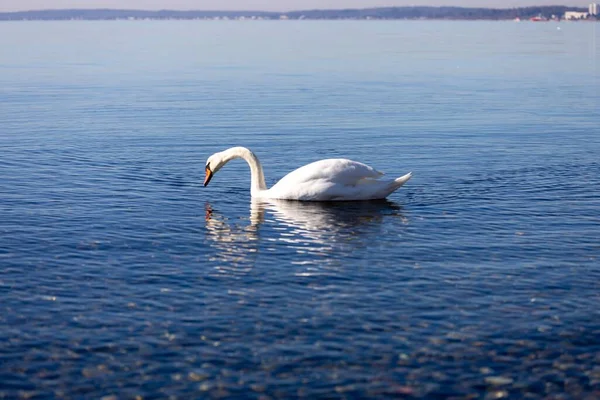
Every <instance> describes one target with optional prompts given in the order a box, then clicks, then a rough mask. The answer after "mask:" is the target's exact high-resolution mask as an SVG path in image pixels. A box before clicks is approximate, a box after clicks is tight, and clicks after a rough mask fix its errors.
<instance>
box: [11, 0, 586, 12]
mask: <svg viewBox="0 0 600 400" xmlns="http://www.w3.org/2000/svg"><path fill="white" fill-rule="evenodd" d="M596 1H598V0H596ZM590 2H591V0H590V1H586V0H583V1H582V0H0V11H20V10H40V9H48V8H121V9H122V8H134V9H143V10H157V9H170V10H264V11H290V10H307V9H314V8H321V9H322V8H365V7H384V6H409V5H419V6H420V5H423V6H441V5H446V6H447V5H451V6H464V7H501V8H509V7H520V6H531V5H554V4H561V5H566V6H578V7H584V6H587V4H588V3H590Z"/></svg>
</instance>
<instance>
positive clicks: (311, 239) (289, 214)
mask: <svg viewBox="0 0 600 400" xmlns="http://www.w3.org/2000/svg"><path fill="white" fill-rule="evenodd" d="M401 211H402V209H401V206H400V205H398V204H396V203H393V202H390V201H387V200H383V201H365V202H333V203H316V202H299V201H287V200H252V202H251V203H250V217H249V219H248V220H246V219H242V218H238V219H235V220H230V219H228V218H227V217H225V216H223V215H221V214H220V213H218V212H217V211H215V210H214V209H213V207H212V206H211V205H210V204H208V203H207V204H206V228H207V237H208V239H209V241H210V245H211V247H213V248H214V249H216V250H217V252H216V253H215V254H214V255H213V257H212V258H211V261H220V262H219V266H218V269H219V271H220V272H224V273H232V272H233V271H235V272H236V273H240V272H248V271H250V270H251V269H252V268H253V266H254V264H255V263H256V262H257V261H258V257H259V256H260V255H264V254H268V253H276V254H277V259H278V260H279V261H281V260H286V261H288V262H289V263H290V264H294V265H306V266H310V265H313V266H315V265H318V266H319V268H321V269H322V268H324V267H325V266H326V265H329V266H330V267H331V266H333V265H334V264H335V265H337V264H339V262H340V257H339V255H343V256H344V257H346V256H348V254H351V253H352V251H354V250H356V249H359V248H362V247H367V246H369V245H370V244H371V243H373V242H374V241H377V240H378V239H377V238H378V237H380V235H382V234H385V232H382V229H384V228H383V226H384V225H385V224H383V222H384V221H388V222H390V224H393V225H394V226H395V225H396V224H400V225H402V224H406V223H407V219H406V218H405V217H404V216H403V215H402V212H401ZM388 228H389V227H388ZM392 229H393V228H392ZM265 262H268V260H267V259H265Z"/></svg>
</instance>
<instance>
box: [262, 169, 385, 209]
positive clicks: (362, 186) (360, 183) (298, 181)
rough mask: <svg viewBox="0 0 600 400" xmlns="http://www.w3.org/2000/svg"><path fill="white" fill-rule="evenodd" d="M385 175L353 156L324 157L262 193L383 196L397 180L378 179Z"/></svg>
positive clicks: (319, 198)
mask: <svg viewBox="0 0 600 400" xmlns="http://www.w3.org/2000/svg"><path fill="white" fill-rule="evenodd" d="M382 175H383V173H381V172H379V171H377V170H375V169H373V168H371V167H369V166H368V165H365V164H362V163H359V162H356V161H352V160H346V159H329V160H321V161H316V162H314V163H312V164H308V165H306V166H304V167H301V168H298V169H297V170H295V171H292V172H290V173H289V174H287V175H286V176H284V177H283V178H282V179H281V180H280V181H279V182H278V183H277V184H276V185H275V186H273V187H272V188H271V189H269V190H267V191H265V192H264V193H263V196H264V197H266V198H272V199H289V200H312V201H330V200H365V199H375V198H384V197H385V196H387V195H388V194H389V193H390V192H391V191H392V186H391V185H392V184H393V182H394V181H393V180H387V181H381V180H379V179H378V178H380V177H381V176H382Z"/></svg>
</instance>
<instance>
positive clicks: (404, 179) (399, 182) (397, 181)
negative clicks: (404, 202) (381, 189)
mask: <svg viewBox="0 0 600 400" xmlns="http://www.w3.org/2000/svg"><path fill="white" fill-rule="evenodd" d="M411 177H412V172H409V173H408V174H406V175H403V176H401V177H400V178H396V179H394V190H396V189H398V188H399V187H400V186H402V185H404V184H405V183H406V182H408V180H409V179H410V178H411Z"/></svg>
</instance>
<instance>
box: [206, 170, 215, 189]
mask: <svg viewBox="0 0 600 400" xmlns="http://www.w3.org/2000/svg"><path fill="white" fill-rule="evenodd" d="M205 172H206V176H205V177H204V186H205V187H206V185H208V182H210V180H211V179H212V177H213V172H212V171H211V170H210V168H208V167H206V170H205Z"/></svg>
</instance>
